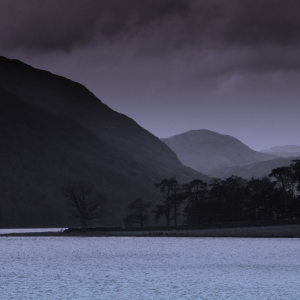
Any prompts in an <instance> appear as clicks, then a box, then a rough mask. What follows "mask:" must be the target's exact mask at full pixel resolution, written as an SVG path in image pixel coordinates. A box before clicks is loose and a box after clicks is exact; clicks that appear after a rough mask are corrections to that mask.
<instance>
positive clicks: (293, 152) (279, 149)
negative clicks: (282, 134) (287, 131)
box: [260, 145, 300, 157]
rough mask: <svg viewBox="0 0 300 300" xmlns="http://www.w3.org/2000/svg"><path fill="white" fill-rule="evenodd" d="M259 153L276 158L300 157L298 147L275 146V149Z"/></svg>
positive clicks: (299, 147)
mask: <svg viewBox="0 0 300 300" xmlns="http://www.w3.org/2000/svg"><path fill="white" fill-rule="evenodd" d="M260 152H262V153H267V154H271V155H274V156H278V157H291V156H300V146H297V145H286V146H276V147H272V148H271V149H266V150H263V151H260Z"/></svg>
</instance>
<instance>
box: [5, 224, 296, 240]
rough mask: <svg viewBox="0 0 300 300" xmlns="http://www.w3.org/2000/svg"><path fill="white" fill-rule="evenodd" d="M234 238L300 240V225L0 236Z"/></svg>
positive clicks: (10, 235) (33, 233) (28, 233)
mask: <svg viewBox="0 0 300 300" xmlns="http://www.w3.org/2000/svg"><path fill="white" fill-rule="evenodd" d="M117 236H119V237H229V238H230V237H232V238H238V237H239V238H300V225H298V224H297V225H276V226H255V227H235V228H230V227H227V228H211V229H179V230H176V229H173V230H160V231H151V230H149V231H86V232H84V233H83V232H80V231H74V232H23V233H6V234H0V238H1V237H117Z"/></svg>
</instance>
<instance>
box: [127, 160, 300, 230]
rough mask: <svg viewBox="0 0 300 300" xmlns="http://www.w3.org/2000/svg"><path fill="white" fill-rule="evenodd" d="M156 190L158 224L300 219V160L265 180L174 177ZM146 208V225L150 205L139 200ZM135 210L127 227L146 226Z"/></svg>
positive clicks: (154, 211)
mask: <svg viewBox="0 0 300 300" xmlns="http://www.w3.org/2000/svg"><path fill="white" fill-rule="evenodd" d="M155 187H157V188H158V189H159V191H160V193H161V195H162V201H161V203H159V204H156V206H155V209H154V210H153V211H152V212H153V213H154V216H155V220H156V221H158V220H159V219H160V218H165V220H166V222H167V225H168V226H169V225H171V221H172V222H174V223H173V224H174V225H177V223H178V217H179V215H180V214H181V213H182V214H183V216H184V218H185V222H186V223H187V224H200V223H210V222H238V221H257V220H276V219H299V217H300V196H299V194H300V160H293V161H292V163H291V165H290V166H288V167H280V168H276V169H273V170H272V172H271V173H270V174H269V175H268V176H265V177H262V178H254V177H252V178H251V179H249V180H247V179H243V178H241V177H237V176H231V177H229V178H226V179H218V178H214V179H212V180H211V181H210V183H208V184H207V183H206V182H203V181H202V180H199V179H195V180H193V181H191V182H189V183H185V184H179V183H178V182H177V180H176V178H175V177H171V178H169V179H163V180H162V181H161V182H160V183H157V184H155ZM143 204H144V205H145V207H144V210H143V213H142V215H144V221H145V220H147V219H148V216H147V209H148V208H149V205H150V203H149V202H143V200H142V199H139V207H140V211H141V207H142V206H143ZM131 205H132V204H131ZM129 208H130V206H129ZM131 209H132V211H133V212H132V213H131V214H130V215H128V216H127V217H126V218H125V219H124V222H125V224H127V225H132V224H133V223H139V224H140V225H141V226H143V223H142V222H138V218H137V213H136V210H135V209H134V207H131ZM128 220H129V222H128ZM130 221H131V223H130Z"/></svg>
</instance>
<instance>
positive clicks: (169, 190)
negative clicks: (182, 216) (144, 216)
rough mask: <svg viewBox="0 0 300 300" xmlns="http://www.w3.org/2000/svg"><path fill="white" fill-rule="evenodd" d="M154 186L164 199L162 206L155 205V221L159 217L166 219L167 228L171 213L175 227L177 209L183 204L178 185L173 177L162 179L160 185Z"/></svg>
mask: <svg viewBox="0 0 300 300" xmlns="http://www.w3.org/2000/svg"><path fill="white" fill-rule="evenodd" d="M154 186H155V187H157V188H159V191H160V193H161V194H162V196H163V198H164V202H163V204H157V205H156V210H153V212H154V213H155V220H156V221H158V220H159V219H160V217H161V216H163V215H164V216H165V217H166V219H167V226H169V225H170V220H171V219H172V212H173V218H174V220H175V225H177V217H178V215H179V207H180V205H181V204H182V203H183V202H184V195H183V194H182V192H181V188H180V185H179V184H178V182H177V180H176V179H175V177H171V178H170V179H163V180H162V181H161V182H160V183H156V184H154Z"/></svg>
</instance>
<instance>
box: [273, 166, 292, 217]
mask: <svg viewBox="0 0 300 300" xmlns="http://www.w3.org/2000/svg"><path fill="white" fill-rule="evenodd" d="M269 177H274V178H275V179H276V187H277V190H278V191H277V197H279V196H280V198H281V199H280V201H279V202H280V204H281V206H282V209H281V211H280V213H279V215H280V217H281V218H283V219H285V218H291V217H292V215H293V213H294V208H295V204H296V203H295V198H296V192H297V189H296V182H295V180H294V170H293V168H292V167H291V166H289V167H280V168H276V169H273V170H272V172H271V173H270V174H269Z"/></svg>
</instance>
